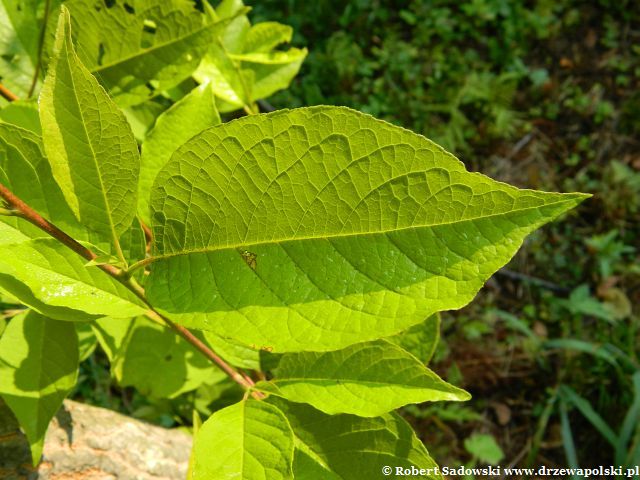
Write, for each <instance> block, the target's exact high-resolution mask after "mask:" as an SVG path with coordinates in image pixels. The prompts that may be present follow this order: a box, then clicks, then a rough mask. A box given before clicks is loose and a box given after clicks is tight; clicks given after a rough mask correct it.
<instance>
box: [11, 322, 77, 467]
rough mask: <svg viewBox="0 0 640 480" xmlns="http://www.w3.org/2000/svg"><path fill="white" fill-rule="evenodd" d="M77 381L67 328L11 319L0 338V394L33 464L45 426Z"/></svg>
mask: <svg viewBox="0 0 640 480" xmlns="http://www.w3.org/2000/svg"><path fill="white" fill-rule="evenodd" d="M77 378H78V338H77V336H76V330H75V327H74V325H73V324H71V323H68V322H58V321H55V320H51V319H48V318H46V317H43V316H41V315H39V314H37V313H35V312H30V313H28V314H24V315H18V316H17V317H14V318H13V319H12V320H11V322H9V325H8V326H7V330H6V332H5V333H4V335H3V336H2V338H0V395H1V396H2V398H3V399H4V401H5V402H6V403H7V405H8V406H9V408H11V410H12V411H13V413H14V415H15V416H16V418H17V419H18V421H19V422H20V426H21V427H22V429H23V430H24V432H25V434H26V436H27V439H28V440H29V444H30V445H31V455H32V458H33V463H34V465H36V464H37V463H38V462H39V461H40V456H41V453H42V446H43V443H44V435H45V432H46V431H47V426H48V425H49V421H50V420H51V419H52V418H53V416H54V415H55V414H56V412H57V411H58V409H59V408H60V406H61V405H62V401H63V400H64V398H65V397H66V396H67V395H68V394H69V392H70V391H71V389H72V388H73V386H74V385H75V383H76V380H77Z"/></svg>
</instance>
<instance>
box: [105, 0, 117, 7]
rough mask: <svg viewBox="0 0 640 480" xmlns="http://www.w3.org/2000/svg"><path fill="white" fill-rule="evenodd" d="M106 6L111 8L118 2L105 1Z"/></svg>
mask: <svg viewBox="0 0 640 480" xmlns="http://www.w3.org/2000/svg"><path fill="white" fill-rule="evenodd" d="M104 4H105V5H106V7H107V8H111V7H113V6H114V5H115V4H116V0H104Z"/></svg>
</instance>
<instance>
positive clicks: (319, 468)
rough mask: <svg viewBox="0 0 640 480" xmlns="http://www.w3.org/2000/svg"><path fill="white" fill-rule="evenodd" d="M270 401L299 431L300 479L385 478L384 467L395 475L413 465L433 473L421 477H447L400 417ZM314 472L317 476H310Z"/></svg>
mask: <svg viewBox="0 0 640 480" xmlns="http://www.w3.org/2000/svg"><path fill="white" fill-rule="evenodd" d="M268 402H269V403H271V404H273V405H276V406H277V407H278V408H279V409H280V410H281V411H282V412H283V413H284V414H285V416H286V417H287V420H288V421H289V423H290V425H291V428H292V430H293V434H294V436H295V444H296V456H295V461H294V464H293V470H294V476H295V478H296V480H297V479H299V478H308V479H316V478H322V479H324V478H327V479H333V478H340V479H347V478H383V477H384V475H383V470H382V469H383V467H391V468H392V469H393V470H392V473H393V474H394V476H395V471H396V467H398V468H403V469H404V468H411V467H412V466H413V467H415V468H417V469H425V470H427V471H428V472H429V473H426V474H425V475H422V476H420V478H428V479H442V476H441V475H440V474H439V473H438V472H437V471H436V470H435V469H436V468H437V465H436V463H435V462H434V461H433V459H432V458H431V457H430V456H429V452H427V449H426V448H425V447H424V445H422V443H421V442H420V440H418V438H417V437H416V435H415V433H414V432H413V430H412V429H411V427H410V426H409V424H408V423H407V422H406V421H405V420H404V419H403V418H402V417H400V416H399V415H398V414H396V413H392V414H386V415H383V416H381V417H375V418H362V417H358V416H355V415H326V414H324V413H322V412H319V411H318V410H315V409H314V408H312V407H310V406H308V405H304V404H296V403H289V402H287V401H286V400H281V399H279V398H277V397H270V398H269V399H268ZM311 468H313V470H312V472H313V473H317V475H315V476H314V475H311V474H310V473H309V470H310V469H311ZM327 471H328V472H330V474H325V472H327ZM305 475H306V476H305Z"/></svg>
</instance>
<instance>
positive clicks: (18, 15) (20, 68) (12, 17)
mask: <svg viewBox="0 0 640 480" xmlns="http://www.w3.org/2000/svg"><path fill="white" fill-rule="evenodd" d="M42 3H44V2H43V1H42V0H23V1H16V0H0V79H1V80H2V83H3V84H4V85H5V86H6V87H7V88H8V89H9V90H11V91H12V92H13V93H15V94H16V95H18V96H20V97H23V96H26V95H27V93H28V92H29V87H30V86H31V81H32V79H33V72H34V70H35V66H36V63H37V59H38V37H39V32H40V24H39V23H40V22H38V16H37V13H38V7H39V6H41V5H42Z"/></svg>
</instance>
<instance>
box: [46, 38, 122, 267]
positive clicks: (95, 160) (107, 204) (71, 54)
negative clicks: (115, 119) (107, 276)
mask: <svg viewBox="0 0 640 480" xmlns="http://www.w3.org/2000/svg"><path fill="white" fill-rule="evenodd" d="M67 40H69V41H70V36H69V37H67V35H66V32H65V39H64V42H65V49H66V50H67V61H66V63H67V66H68V68H69V73H71V75H69V77H70V78H71V84H72V85H71V86H72V89H71V90H72V92H73V98H74V99H75V101H76V105H77V106H78V113H79V114H80V120H81V123H82V131H83V132H84V135H85V138H86V139H87V145H88V146H89V150H91V159H92V160H93V164H94V165H95V167H96V172H97V173H98V182H99V183H100V194H101V196H102V200H103V201H104V205H105V207H106V208H105V213H106V215H107V218H108V219H109V230H111V237H112V238H111V240H112V241H113V246H114V247H115V249H116V252H118V254H119V256H120V257H121V258H122V259H123V260H124V255H122V252H121V249H120V242H119V240H118V235H117V233H116V229H115V224H114V221H113V216H112V215H111V203H110V202H109V199H108V198H107V193H106V191H105V186H104V183H103V181H102V171H101V170H100V163H99V162H98V158H97V155H96V152H95V150H94V149H93V143H92V142H91V137H90V136H89V132H88V131H87V126H86V121H85V118H84V114H83V111H82V107H81V105H80V99H79V98H78V94H77V90H76V84H75V79H74V75H73V73H72V65H71V64H70V63H69V61H68V58H69V57H72V58H73V59H74V60H75V61H76V62H77V65H76V67H78V69H79V71H80V73H81V74H82V73H84V72H83V71H82V69H83V66H82V62H81V61H80V58H79V57H78V56H77V55H76V53H75V52H74V51H73V49H72V48H71V49H70V48H69V47H70V46H71V45H67ZM87 71H88V70H87ZM89 81H91V80H89ZM97 83H98V82H97V81H96V84H97ZM97 87H98V88H102V87H101V86H100V85H99V84H98V85H97ZM52 94H53V92H52ZM104 94H105V95H107V93H106V91H104ZM100 123H101V124H102V119H101V121H100Z"/></svg>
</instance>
